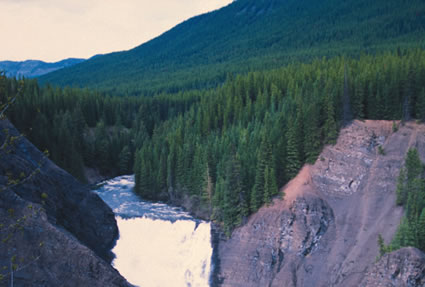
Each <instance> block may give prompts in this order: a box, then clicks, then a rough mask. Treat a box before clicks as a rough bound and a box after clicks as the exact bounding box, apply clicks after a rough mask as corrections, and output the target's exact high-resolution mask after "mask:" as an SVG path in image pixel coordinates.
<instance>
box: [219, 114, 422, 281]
mask: <svg viewBox="0 0 425 287" xmlns="http://www.w3.org/2000/svg"><path fill="white" fill-rule="evenodd" d="M379 145H381V146H382V147H383V149H384V151H385V155H380V154H379V153H378V146H379ZM409 147H417V148H418V150H419V152H420V154H421V157H422V159H423V160H424V159H425V125H417V124H414V123H408V124H406V125H405V126H402V127H400V129H399V131H398V132H395V133H393V132H392V122H387V121H366V122H361V121H354V122H353V123H352V124H350V125H349V126H348V127H346V128H344V129H343V130H342V131H341V133H340V136H339V138H338V141H337V144H336V145H335V146H327V147H326V148H325V149H324V150H323V152H322V153H321V155H320V156H319V158H318V160H317V162H316V163H315V164H314V165H313V166H305V167H304V168H303V170H302V171H301V172H300V173H299V174H298V176H297V177H296V178H295V179H293V180H292V181H291V182H290V183H288V184H287V186H285V187H284V188H283V192H285V194H286V196H285V199H284V200H280V199H275V200H274V201H273V204H272V205H271V206H269V207H263V208H261V209H260V210H259V212H257V213H256V214H255V215H253V216H252V217H251V218H250V219H249V221H248V223H247V224H245V225H244V226H242V227H241V228H238V229H237V230H235V231H234V233H233V235H232V237H231V239H229V240H228V241H223V242H220V247H219V258H220V267H221V268H220V273H219V277H221V280H222V286H359V284H360V283H361V281H362V279H363V277H364V276H365V274H366V272H367V270H368V269H369V268H371V267H370V266H371V264H373V263H374V262H375V259H376V256H377V254H378V249H377V236H378V234H382V235H383V237H384V239H385V240H386V241H387V242H388V241H389V240H390V238H391V237H392V236H393V234H394V233H395V231H396V228H397V226H398V223H399V221H400V219H401V216H402V209H401V208H399V207H396V206H395V188H396V181H397V176H398V174H399V171H400V168H401V166H402V164H403V160H404V157H405V154H406V152H407V150H408V148H409Z"/></svg>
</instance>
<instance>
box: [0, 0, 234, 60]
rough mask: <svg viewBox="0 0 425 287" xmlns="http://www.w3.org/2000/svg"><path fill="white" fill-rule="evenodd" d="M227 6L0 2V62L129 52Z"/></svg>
mask: <svg viewBox="0 0 425 287" xmlns="http://www.w3.org/2000/svg"><path fill="white" fill-rule="evenodd" d="M231 2H232V0H0V37H1V41H0V61H3V60H11V61H22V60H28V59H33V60H42V61H46V62H55V61H59V60H62V59H66V58H89V57H91V56H94V55H97V54H105V53H110V52H114V51H123V50H129V49H131V48H134V47H136V46H138V45H140V44H142V43H144V42H146V41H148V40H150V39H152V38H155V37H156V36H158V35H160V34H162V33H163V32H165V31H167V30H169V29H170V28H172V27H174V26H175V25H177V24H178V23H180V22H182V21H184V20H186V19H188V18H190V17H192V16H195V15H199V14H202V13H205V12H208V11H212V10H215V9H218V8H221V7H223V6H226V5H228V4H229V3H231Z"/></svg>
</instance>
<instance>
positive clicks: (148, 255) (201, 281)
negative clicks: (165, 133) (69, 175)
mask: <svg viewBox="0 0 425 287" xmlns="http://www.w3.org/2000/svg"><path fill="white" fill-rule="evenodd" d="M133 187H134V178H133V177H132V176H122V177H118V178H115V179H112V180H108V181H106V182H104V183H103V185H102V186H101V187H100V188H99V189H98V190H97V191H96V192H97V193H98V194H99V195H100V196H101V197H102V199H103V200H104V201H105V202H106V203H107V204H108V205H109V206H111V208H112V209H113V210H114V212H115V214H116V219H117V223H118V229H119V232H120V237H119V239H118V241H117V244H116V246H115V247H114V248H113V250H112V252H113V253H114V254H115V256H116V258H115V259H114V261H113V262H112V265H113V266H114V267H115V268H116V269H117V270H118V271H119V272H120V273H121V275H123V276H124V277H125V278H126V279H127V280H128V281H129V282H130V283H131V284H134V285H137V286H143V287H145V286H147V287H149V286H155V287H156V286H161V287H166V286H173V287H174V286H176V287H179V286H191V287H195V286H199V287H203V286H209V278H210V271H211V256H212V246H211V226H210V223H208V222H205V221H200V220H197V219H194V218H192V217H191V216H190V215H189V214H188V213H187V212H184V211H182V210H181V209H179V208H175V207H170V206H168V205H166V204H162V203H151V202H146V201H142V200H140V199H139V198H138V197H137V196H136V195H135V194H134V193H133V191H132V189H133Z"/></svg>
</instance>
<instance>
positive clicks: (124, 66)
mask: <svg viewBox="0 0 425 287" xmlns="http://www.w3.org/2000/svg"><path fill="white" fill-rule="evenodd" d="M424 31H425V3H424V2H423V1H420V0H412V1H403V0H389V1H388V0H377V1H366V0H348V1H337V0H323V1H315V0H255V1H254V0H238V1H235V2H233V3H232V4H230V5H228V6H226V7H224V8H222V9H220V10H217V11H214V12H210V13H207V14H203V15H201V16H197V17H194V18H191V19H190V20H188V21H185V22H183V23H181V24H180V25H177V26H176V27H174V28H173V29H171V30H170V31H168V32H166V33H164V34H163V35H161V36H159V37H157V38H155V39H153V40H151V41H149V42H147V43H145V44H143V45H141V46H139V47H136V48H134V49H132V50H129V51H124V52H117V53H112V54H107V55H104V56H99V57H96V58H94V59H90V60H88V61H86V62H84V63H82V64H79V65H76V66H74V67H72V68H69V69H66V70H62V71H57V72H53V73H50V74H48V75H45V76H43V77H41V78H40V80H41V82H44V83H46V82H51V83H54V84H58V85H62V86H64V85H74V86H86V87H96V88H100V89H104V90H120V91H124V92H126V93H138V92H157V91H161V90H166V91H171V92H174V91H176V90H178V89H188V88H198V87H208V86H211V85H215V84H217V83H219V82H221V81H222V80H223V79H224V78H225V77H226V73H227V72H243V71H247V70H253V69H269V68H273V67H277V66H281V65H282V64H284V63H287V62H289V61H292V60H293V59H302V60H308V59H311V58H313V57H317V56H333V55H339V54H359V53H360V52H361V51H366V52H374V51H377V50H386V49H396V48H397V47H402V48H403V47H408V46H414V47H417V46H420V47H423V45H424V37H423V35H424Z"/></svg>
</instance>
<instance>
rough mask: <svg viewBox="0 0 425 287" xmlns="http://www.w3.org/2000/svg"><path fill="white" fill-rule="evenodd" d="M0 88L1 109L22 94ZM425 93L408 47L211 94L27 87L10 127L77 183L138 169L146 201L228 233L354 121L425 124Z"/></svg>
mask: <svg viewBox="0 0 425 287" xmlns="http://www.w3.org/2000/svg"><path fill="white" fill-rule="evenodd" d="M3 81H4V82H5V85H6V87H7V88H6V92H5V93H4V94H3V95H1V96H0V100H2V101H3V100H4V99H6V98H7V97H8V95H11V94H13V93H14V92H15V90H16V80H14V79H4V80H3ZM424 85H425V52H424V51H423V50H420V49H411V50H405V51H400V50H399V51H395V52H386V53H381V54H379V55H375V56H373V55H366V54H365V55H362V56H359V57H358V58H346V57H342V56H341V57H334V58H331V59H326V58H322V59H316V60H314V61H312V62H311V63H308V64H306V63H299V62H296V63H292V64H289V65H287V66H285V67H283V68H280V69H274V70H269V71H259V72H250V73H248V74H245V75H237V76H235V75H233V74H228V75H227V76H226V80H225V82H224V84H223V85H221V86H219V87H217V88H214V89H209V90H191V91H186V92H180V93H177V94H158V95H155V96H153V97H119V96H114V95H111V94H104V93H100V92H96V91H89V90H84V89H71V88H65V89H58V88H53V87H51V86H48V85H47V86H44V87H40V86H39V85H38V84H37V82H36V81H35V80H24V91H23V95H22V96H21V97H19V99H17V100H16V102H15V104H14V105H13V107H12V108H11V109H10V110H9V111H8V117H9V118H10V119H11V121H12V122H13V123H14V124H15V125H16V126H17V127H18V129H19V130H20V131H21V132H23V133H24V134H25V135H26V136H27V137H28V138H29V139H30V140H31V141H32V142H33V143H34V144H36V145H37V146H38V147H39V148H40V149H41V150H44V149H47V150H49V152H50V154H51V157H52V159H53V160H54V161H55V162H56V163H58V164H59V165H60V166H61V167H63V168H65V169H66V170H68V171H69V172H71V173H72V174H73V175H75V176H77V177H78V178H80V179H82V180H84V173H83V171H84V167H95V168H97V169H99V170H100V171H101V172H102V173H103V174H106V175H109V176H115V175H119V174H125V173H130V172H132V171H134V173H135V179H136V187H135V190H136V192H137V193H138V194H140V195H141V196H142V197H143V198H146V199H152V200H165V201H171V202H173V203H177V204H181V205H185V206H189V208H190V209H191V210H192V211H195V212H196V213H197V214H198V215H201V216H204V217H207V218H211V219H214V220H216V221H218V222H222V223H223V226H224V229H225V230H226V231H227V232H230V231H231V230H232V229H233V228H234V227H235V226H238V225H239V224H241V223H242V222H243V221H244V220H245V219H246V218H247V216H248V215H249V214H251V213H253V212H255V211H256V210H257V209H258V208H259V207H261V206H262V205H263V204H269V203H270V202H271V201H272V199H273V197H275V196H277V195H278V191H279V188H280V187H282V186H283V185H284V184H285V183H286V182H288V181H289V180H290V179H291V178H293V177H294V176H295V175H296V174H297V172H298V171H299V169H300V168H301V166H302V165H303V164H304V163H306V162H309V163H313V162H314V161H315V160H316V158H317V156H318V154H319V153H320V151H321V149H322V146H323V145H324V144H333V143H335V141H336V138H337V135H338V130H339V128H340V127H341V126H342V125H343V124H345V123H348V122H349V121H350V120H351V119H353V118H358V119H388V120H391V119H394V120H395V119H420V120H425V86H424ZM133 167H134V168H133Z"/></svg>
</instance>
